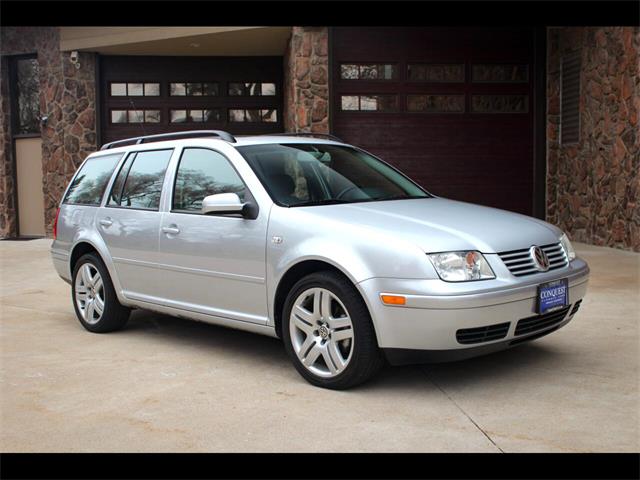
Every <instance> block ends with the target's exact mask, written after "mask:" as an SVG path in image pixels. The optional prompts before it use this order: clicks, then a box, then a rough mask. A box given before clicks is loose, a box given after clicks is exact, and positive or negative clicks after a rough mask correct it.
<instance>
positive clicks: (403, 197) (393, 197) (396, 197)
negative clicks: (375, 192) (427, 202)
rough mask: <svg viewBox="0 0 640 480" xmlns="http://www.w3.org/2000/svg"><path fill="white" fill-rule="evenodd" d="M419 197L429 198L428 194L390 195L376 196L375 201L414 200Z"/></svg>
mask: <svg viewBox="0 0 640 480" xmlns="http://www.w3.org/2000/svg"><path fill="white" fill-rule="evenodd" d="M417 198H429V197H427V196H426V195H425V196H422V195H389V196H388V197H379V198H374V199H373V200H374V201H382V200H414V199H417Z"/></svg>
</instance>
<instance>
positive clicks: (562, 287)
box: [537, 278, 569, 315]
mask: <svg viewBox="0 0 640 480" xmlns="http://www.w3.org/2000/svg"><path fill="white" fill-rule="evenodd" d="M567 305H569V280H568V279H566V278H561V279H560V280H554V281H553V282H547V283H543V284H541V285H538V302H537V311H538V313H539V314H540V315H542V314H543V313H548V312H553V311H554V310H559V309H561V308H562V307H566V306H567Z"/></svg>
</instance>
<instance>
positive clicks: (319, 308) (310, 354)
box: [289, 288, 354, 378]
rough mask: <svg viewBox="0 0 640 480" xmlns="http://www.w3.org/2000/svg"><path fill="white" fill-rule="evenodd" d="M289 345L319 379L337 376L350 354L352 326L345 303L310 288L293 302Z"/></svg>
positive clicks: (351, 352)
mask: <svg viewBox="0 0 640 480" xmlns="http://www.w3.org/2000/svg"><path fill="white" fill-rule="evenodd" d="M289 333H290V335H291V344H292V345H293V350H294V352H295V353H296V355H297V356H298V359H299V360H300V362H301V363H302V365H304V367H305V368H306V369H307V370H309V371H310V372H312V373H314V374H315V375H318V376H320V377H325V378H331V377H335V376H337V375H339V374H340V373H342V372H343V371H344V369H345V368H346V367H347V365H348V364H349V361H350V360H351V356H352V354H353V335H354V333H353V324H352V322H351V318H350V316H349V312H348V311H347V309H346V307H345V306H344V304H343V303H342V302H341V301H340V299H339V298H338V297H337V296H336V295H335V294H333V293H332V292H331V291H329V290H327V289H325V288H310V289H308V290H305V291H304V292H302V293H301V294H300V295H299V296H298V297H297V298H296V300H295V302H294V303H293V307H292V308H291V315H290V317H289Z"/></svg>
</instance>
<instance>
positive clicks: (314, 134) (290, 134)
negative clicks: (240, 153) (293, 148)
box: [265, 132, 344, 143]
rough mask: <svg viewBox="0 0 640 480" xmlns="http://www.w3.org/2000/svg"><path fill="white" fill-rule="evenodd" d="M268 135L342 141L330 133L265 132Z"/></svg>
mask: <svg viewBox="0 0 640 480" xmlns="http://www.w3.org/2000/svg"><path fill="white" fill-rule="evenodd" d="M265 135H269V136H276V137H280V136H283V137H284V136H286V137H325V138H328V139H329V140H335V141H336V142H340V143H344V142H343V140H342V139H341V138H338V137H336V136H335V135H331V134H330V133H317V132H293V133H267V134H265Z"/></svg>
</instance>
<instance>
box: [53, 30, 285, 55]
mask: <svg viewBox="0 0 640 480" xmlns="http://www.w3.org/2000/svg"><path fill="white" fill-rule="evenodd" d="M290 35H291V27H60V50H61V51H72V50H78V51H89V52H97V53H101V54H105V55H176V56H183V55H184V56H204V55H206V56H209V55H221V56H245V55H249V56H270V55H283V54H284V51H285V49H286V45H287V41H288V39H289V36H290Z"/></svg>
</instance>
